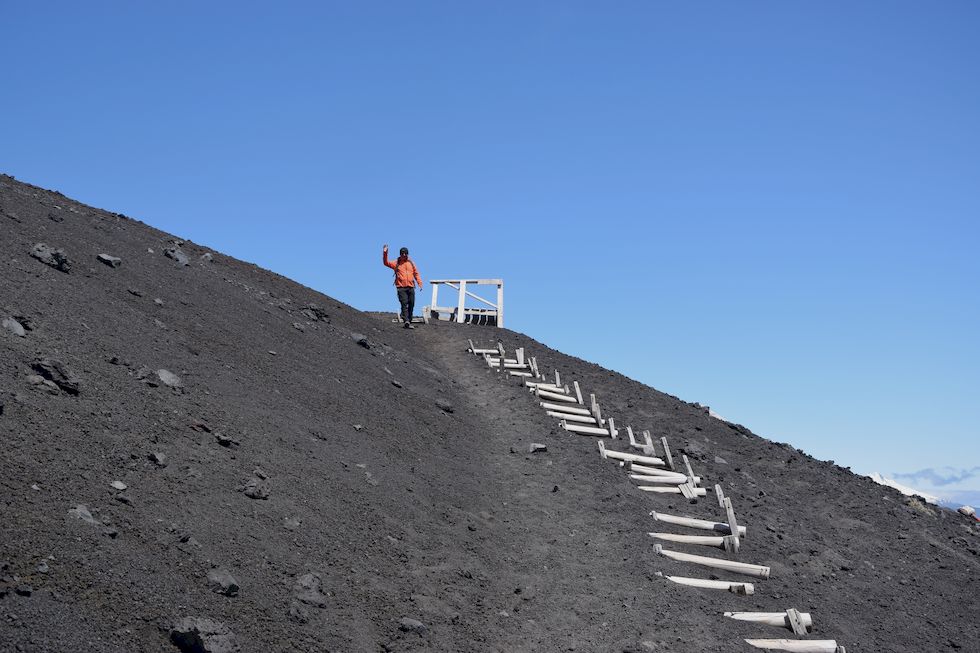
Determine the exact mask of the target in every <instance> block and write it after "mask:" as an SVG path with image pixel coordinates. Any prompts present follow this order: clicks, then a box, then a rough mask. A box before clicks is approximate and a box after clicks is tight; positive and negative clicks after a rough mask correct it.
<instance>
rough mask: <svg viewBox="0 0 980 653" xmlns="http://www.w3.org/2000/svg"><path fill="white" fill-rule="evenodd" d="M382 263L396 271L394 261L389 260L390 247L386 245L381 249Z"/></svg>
mask: <svg viewBox="0 0 980 653" xmlns="http://www.w3.org/2000/svg"><path fill="white" fill-rule="evenodd" d="M381 262H382V263H384V265H385V266H386V267H389V268H391V269H392V270H394V269H395V263H394V262H393V261H389V260H388V246H387V245H385V246H384V247H382V248H381Z"/></svg>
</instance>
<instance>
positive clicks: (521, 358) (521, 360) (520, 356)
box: [514, 347, 524, 365]
mask: <svg viewBox="0 0 980 653" xmlns="http://www.w3.org/2000/svg"><path fill="white" fill-rule="evenodd" d="M514 353H516V354H517V362H518V364H520V365H523V364H524V348H523V347H518V349H517V351H516V352H514Z"/></svg>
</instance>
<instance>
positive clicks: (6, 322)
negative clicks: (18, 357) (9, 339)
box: [0, 317, 27, 338]
mask: <svg viewBox="0 0 980 653" xmlns="http://www.w3.org/2000/svg"><path fill="white" fill-rule="evenodd" d="M0 326H3V328H4V329H6V330H7V331H9V332H10V333H12V334H14V335H15V336H20V337H21V338H23V337H24V336H26V335H27V331H25V330H24V325H22V324H21V323H20V322H18V321H17V320H15V319H14V318H12V317H5V318H4V319H3V322H2V323H0Z"/></svg>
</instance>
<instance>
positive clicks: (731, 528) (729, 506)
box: [725, 497, 738, 535]
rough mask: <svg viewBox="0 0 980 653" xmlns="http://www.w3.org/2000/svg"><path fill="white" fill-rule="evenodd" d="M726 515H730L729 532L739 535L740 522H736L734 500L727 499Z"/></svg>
mask: <svg viewBox="0 0 980 653" xmlns="http://www.w3.org/2000/svg"><path fill="white" fill-rule="evenodd" d="M725 513H726V514H727V515H728V530H729V531H730V532H731V533H732V534H733V535H735V534H737V533H738V522H737V521H735V508H733V507H732V500H731V499H730V498H728V497H725Z"/></svg>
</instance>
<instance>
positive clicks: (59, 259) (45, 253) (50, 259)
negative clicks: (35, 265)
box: [31, 243, 71, 274]
mask: <svg viewBox="0 0 980 653" xmlns="http://www.w3.org/2000/svg"><path fill="white" fill-rule="evenodd" d="M31 256H33V257H34V258H36V259H37V260H39V261H40V262H41V263H44V264H45V265H50V266H51V267H53V268H54V269H55V270H58V271H59V272H64V273H66V274H67V273H68V272H71V261H69V260H68V255H67V254H65V250H63V249H55V248H54V247H51V246H50V245H45V244H44V243H37V244H36V245H34V248H33V249H31Z"/></svg>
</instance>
